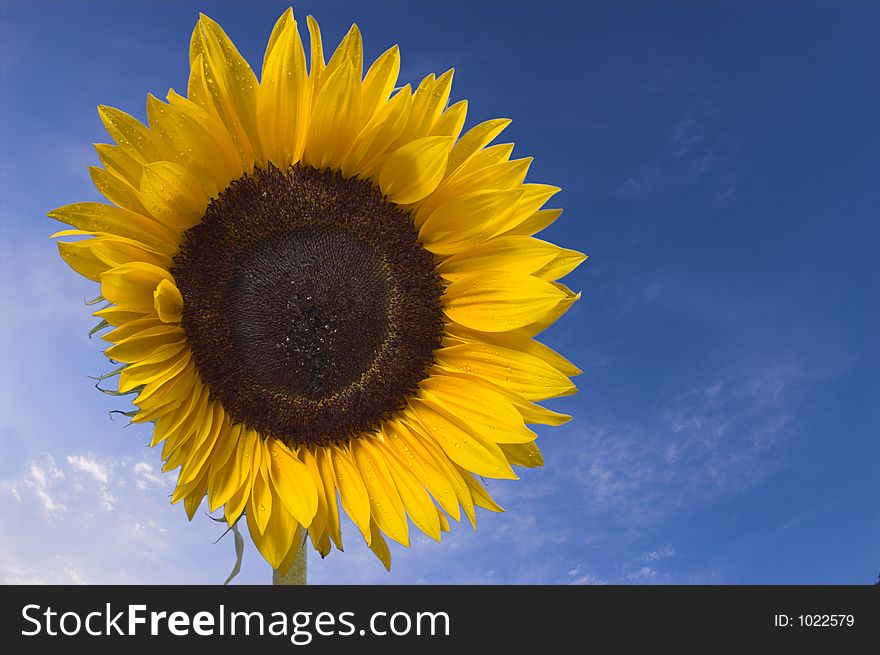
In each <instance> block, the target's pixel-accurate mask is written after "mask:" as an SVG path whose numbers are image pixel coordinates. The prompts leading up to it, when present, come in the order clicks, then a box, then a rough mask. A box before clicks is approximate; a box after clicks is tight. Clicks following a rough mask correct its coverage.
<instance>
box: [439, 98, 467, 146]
mask: <svg viewBox="0 0 880 655" xmlns="http://www.w3.org/2000/svg"><path fill="white" fill-rule="evenodd" d="M467 108H468V102H467V100H459V101H458V102H456V103H455V104H454V105H452V106H451V107H449V109H447V110H446V111H444V112H443V115H442V116H441V117H440V118H439V119H438V120H437V122H436V123H434V127H432V128H431V134H430V136H451V137H453V138H454V139H457V138H458V135H459V134H461V128H463V127H464V121H465V118H466V117H467Z"/></svg>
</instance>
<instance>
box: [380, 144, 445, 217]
mask: <svg viewBox="0 0 880 655" xmlns="http://www.w3.org/2000/svg"><path fill="white" fill-rule="evenodd" d="M452 141H453V139H452V137H445V136H429V137H424V138H422V139H416V140H415V141H411V142H410V143H407V144H406V145H404V146H401V147H400V148H398V149H397V150H395V151H394V152H393V153H392V154H391V155H390V156H389V157H388V159H387V160H386V161H385V163H384V164H383V165H382V170H381V171H380V172H379V186H380V187H381V189H382V191H383V193H385V195H387V196H388V199H389V200H391V202H396V203H397V204H401V205H406V204H410V203H413V202H418V201H419V200H421V199H422V198H424V197H425V196H427V195H428V194H429V193H431V192H432V191H433V190H434V189H436V188H437V185H438V184H440V180H442V179H443V173H444V172H445V170H446V159H447V156H448V154H449V148H450V146H451V145H452Z"/></svg>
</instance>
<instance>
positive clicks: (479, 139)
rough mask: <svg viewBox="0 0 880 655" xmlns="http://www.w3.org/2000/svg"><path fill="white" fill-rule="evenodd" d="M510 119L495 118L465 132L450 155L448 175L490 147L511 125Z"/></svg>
mask: <svg viewBox="0 0 880 655" xmlns="http://www.w3.org/2000/svg"><path fill="white" fill-rule="evenodd" d="M510 122H511V121H510V119H509V118H495V119H493V120H490V121H486V122H485V123H480V124H479V125H476V126H475V127H472V128H471V129H470V130H468V131H467V132H465V134H464V136H462V137H461V139H459V140H458V143H456V144H455V147H454V148H453V149H452V152H450V153H449V166H448V167H447V169H446V175H447V176H448V175H451V174H452V173H454V172H455V171H456V170H457V169H458V167H459V166H461V165H462V164H463V163H465V161H467V160H468V158H469V157H471V156H472V155H473V154H474V153H476V152H478V151H479V150H481V149H482V148H484V147H485V146H486V145H488V144H489V143H490V142H491V141H492V140H493V139H494V138H495V137H497V136H498V135H499V134H501V132H503V131H504V128H506V127H507V126H508V125H510Z"/></svg>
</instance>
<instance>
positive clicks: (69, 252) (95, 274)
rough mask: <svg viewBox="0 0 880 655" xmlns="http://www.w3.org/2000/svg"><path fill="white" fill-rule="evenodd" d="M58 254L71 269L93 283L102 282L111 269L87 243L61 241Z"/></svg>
mask: <svg viewBox="0 0 880 655" xmlns="http://www.w3.org/2000/svg"><path fill="white" fill-rule="evenodd" d="M58 252H59V254H60V255H61V258H62V259H63V260H64V261H65V262H67V265H68V266H70V268H72V269H73V270H74V271H76V272H77V273H79V274H80V275H82V276H83V277H85V278H88V279H89V280H92V281H93V282H100V281H101V274H102V273H104V272H105V271H107V270H109V269H110V268H111V266H109V265H108V264H107V263H105V262H103V261H101V260H100V259H98V258H97V257H95V255H94V254H92V250H91V248H89V247H88V245H87V242H85V241H71V242H66V241H59V242H58Z"/></svg>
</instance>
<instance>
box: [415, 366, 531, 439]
mask: <svg viewBox="0 0 880 655" xmlns="http://www.w3.org/2000/svg"><path fill="white" fill-rule="evenodd" d="M419 388H420V389H421V396H420V397H421V398H422V400H423V401H424V402H425V403H426V404H428V405H430V406H431V407H432V408H434V409H436V410H437V411H438V412H440V413H442V414H444V415H447V416H449V417H450V418H451V419H452V420H454V421H455V422H457V423H459V424H461V425H462V426H463V427H466V428H467V430H469V431H470V432H471V433H473V434H474V435H476V436H478V437H479V438H480V439H482V440H483V441H485V442H487V443H524V442H528V441H533V440H534V439H535V437H536V436H537V435H535V433H534V432H532V431H531V430H529V429H528V428H527V427H526V426H525V425H524V424H523V420H522V417H521V416H520V414H519V412H518V411H517V410H516V407H514V406H513V404H511V402H510V401H509V400H508V399H507V398H506V397H505V396H504V395H503V394H501V393H499V392H497V391H495V390H494V389H492V388H491V387H489V386H488V385H486V384H483V383H481V381H480V380H479V379H478V378H476V377H473V376H470V377H468V376H449V375H439V376H433V377H429V378H427V379H426V380H423V381H422V382H421V383H420V384H419Z"/></svg>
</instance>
